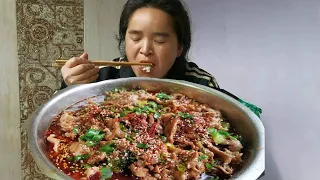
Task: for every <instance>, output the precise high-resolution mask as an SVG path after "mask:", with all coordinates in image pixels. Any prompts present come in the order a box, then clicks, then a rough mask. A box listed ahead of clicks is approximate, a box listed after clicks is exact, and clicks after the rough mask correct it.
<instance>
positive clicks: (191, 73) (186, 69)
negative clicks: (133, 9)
mask: <svg viewBox="0 0 320 180" xmlns="http://www.w3.org/2000/svg"><path fill="white" fill-rule="evenodd" d="M119 60H120V58H117V59H114V61H119ZM128 77H136V75H135V74H134V72H133V70H132V68H131V67H130V66H123V67H121V68H116V67H104V68H101V69H100V71H99V77H98V79H97V80H96V81H95V82H99V81H103V80H108V79H118V78H128ZM166 78H167V79H175V80H185V81H189V82H193V83H196V84H201V85H204V86H208V87H211V88H213V89H216V90H218V91H220V92H223V93H225V94H227V95H229V96H231V97H233V98H235V99H236V100H238V101H240V102H241V103H243V104H244V105H246V106H247V107H249V108H250V109H251V110H252V111H253V112H254V113H256V114H257V115H258V116H260V113H261V112H262V111H261V109H260V108H258V107H256V106H254V105H252V104H249V103H247V102H244V101H243V100H241V99H240V98H238V97H237V96H235V95H233V94H231V93H229V92H228V91H226V90H224V89H221V88H220V87H219V85H218V83H217V81H216V79H215V78H214V77H213V76H212V75H211V74H209V73H208V72H206V71H204V70H203V69H201V68H199V67H198V66H197V65H196V64H195V63H193V62H188V61H186V60H184V59H180V58H177V59H176V61H175V63H174V65H173V66H172V68H171V69H170V70H169V72H168V74H167V76H166ZM66 87H67V85H66V84H65V82H62V84H61V89H63V88H66Z"/></svg>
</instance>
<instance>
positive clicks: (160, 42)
mask: <svg viewBox="0 0 320 180" xmlns="http://www.w3.org/2000/svg"><path fill="white" fill-rule="evenodd" d="M155 42H156V43H159V44H163V43H165V42H166V41H165V40H162V39H161V40H160V39H158V40H157V39H156V40H155Z"/></svg>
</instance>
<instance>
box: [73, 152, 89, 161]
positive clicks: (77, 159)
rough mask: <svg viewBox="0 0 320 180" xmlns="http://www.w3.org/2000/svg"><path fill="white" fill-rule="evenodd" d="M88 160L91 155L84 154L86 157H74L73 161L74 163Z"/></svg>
mask: <svg viewBox="0 0 320 180" xmlns="http://www.w3.org/2000/svg"><path fill="white" fill-rule="evenodd" d="M88 158H89V155H88V154H84V155H79V156H74V157H73V160H74V161H79V160H81V159H88Z"/></svg>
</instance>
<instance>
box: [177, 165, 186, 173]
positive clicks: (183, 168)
mask: <svg viewBox="0 0 320 180" xmlns="http://www.w3.org/2000/svg"><path fill="white" fill-rule="evenodd" d="M177 169H178V171H180V172H185V171H186V170H187V168H186V166H185V165H183V164H178V165H177Z"/></svg>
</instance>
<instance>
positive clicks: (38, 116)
mask: <svg viewBox="0 0 320 180" xmlns="http://www.w3.org/2000/svg"><path fill="white" fill-rule="evenodd" d="M119 87H126V88H136V87H141V88H144V89H147V90H151V91H164V92H168V93H169V92H179V93H183V94H185V95H187V96H188V97H190V98H193V99H195V100H197V101H199V102H201V103H206V104H208V105H209V106H211V107H212V108H214V109H217V110H220V111H221V112H222V114H223V115H224V116H225V117H226V118H227V120H228V121H229V122H230V123H231V125H232V126H233V127H234V128H235V129H236V131H237V133H239V134H240V135H242V136H243V139H244V140H245V143H246V146H245V151H244V163H243V166H242V168H241V170H240V171H238V172H236V173H235V174H234V175H233V177H232V178H231V179H237V180H255V179H257V178H258V177H259V176H260V175H261V174H262V172H263V171H264V169H265V132H264V127H263V124H262V122H261V121H260V119H259V118H258V117H257V116H256V115H255V114H254V113H253V112H252V111H250V110H249V109H248V108H247V107H245V106H244V105H242V104H241V103H239V102H238V101H237V100H235V99H233V98H232V97H230V96H228V95H225V94H224V93H221V92H219V91H217V90H214V89H211V88H209V87H205V86H202V85H198V84H194V83H190V82H185V81H177V80H167V79H155V78H141V77H134V78H124V79H116V80H106V81H102V82H98V83H91V84H85V85H76V86H71V87H68V88H66V89H64V90H61V91H59V92H58V93H57V94H55V95H54V96H53V97H52V98H51V99H50V100H49V101H48V102H47V103H46V104H44V105H43V106H41V107H39V108H38V109H37V110H36V111H35V112H34V113H33V114H32V115H31V116H30V118H29V119H28V120H27V122H26V124H25V126H26V128H27V133H28V141H29V145H30V148H31V153H32V155H33V157H34V159H35V162H36V164H37V165H38V167H39V168H40V170H41V171H42V173H44V174H46V175H47V176H49V177H51V178H54V179H71V178H70V177H69V176H67V175H65V174H64V173H63V172H61V171H60V170H59V169H58V168H56V167H55V166H54V165H53V163H51V161H50V160H49V159H48V158H47V156H46V150H45V143H44V142H45V139H44V132H45V131H46V130H47V128H48V127H49V126H50V124H51V122H52V120H53V118H54V116H56V115H57V114H59V113H60V112H61V111H63V110H64V109H66V108H68V107H70V106H71V105H72V104H75V103H77V102H79V101H81V100H84V99H86V98H89V97H93V96H97V95H102V94H103V93H104V92H105V91H109V90H112V89H114V88H119ZM204 178H205V177H204Z"/></svg>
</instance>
